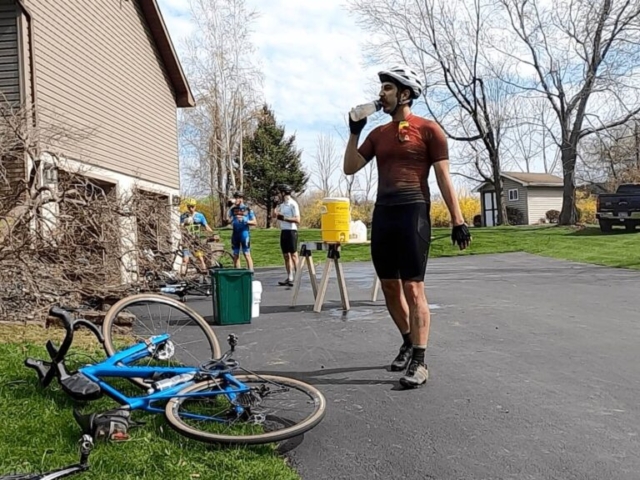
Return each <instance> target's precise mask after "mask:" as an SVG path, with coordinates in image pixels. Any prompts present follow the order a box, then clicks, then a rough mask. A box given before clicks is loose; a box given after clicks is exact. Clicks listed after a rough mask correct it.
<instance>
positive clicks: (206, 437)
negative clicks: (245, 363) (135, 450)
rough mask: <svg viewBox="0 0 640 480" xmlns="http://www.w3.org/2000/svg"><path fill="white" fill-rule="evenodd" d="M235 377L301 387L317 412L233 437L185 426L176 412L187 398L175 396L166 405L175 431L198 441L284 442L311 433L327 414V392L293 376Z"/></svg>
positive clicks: (208, 383) (198, 386)
mask: <svg viewBox="0 0 640 480" xmlns="http://www.w3.org/2000/svg"><path fill="white" fill-rule="evenodd" d="M234 378H236V379H237V380H239V381H240V382H247V381H250V379H264V380H268V381H270V382H275V383H283V384H287V385H289V386H293V387H295V388H297V389H299V390H303V391H304V392H305V393H307V394H309V395H310V396H311V397H313V399H314V401H315V405H316V408H315V410H314V412H313V413H312V414H311V415H309V416H308V417H307V418H305V419H303V420H302V421H300V422H297V423H295V424H294V425H292V426H290V427H287V428H285V429H283V430H279V431H277V432H270V433H263V434H257V435H244V436H233V435H223V434H216V433H208V432H202V431H200V430H197V429H195V428H192V427H190V426H189V425H186V424H185V423H184V422H182V420H181V419H180V417H179V414H177V410H178V409H179V408H180V405H182V403H183V401H184V400H185V398H184V397H174V398H171V399H169V401H168V402H167V404H166V406H165V418H166V419H167V421H168V423H169V425H170V426H171V428H173V429H174V430H176V431H177V432H178V433H180V434H181V435H184V436H186V437H188V438H191V439H193V440H198V441H201V442H206V443H220V444H226V445H259V444H264V443H277V442H281V441H283V440H287V439H289V438H293V437H296V436H298V435H301V434H303V433H305V432H308V431H309V430H311V429H312V428H314V427H315V426H316V425H318V424H319V423H320V422H321V421H322V419H323V418H324V416H325V412H326V406H327V401H326V399H325V397H324V395H323V394H322V393H321V392H320V391H319V390H318V389H317V388H315V387H313V386H311V385H309V384H308V383H305V382H301V381H300V380H295V379H293V378H288V377H279V376H275V375H234ZM217 383H218V381H217V380H216V379H212V380H205V381H203V382H198V383H195V384H193V385H190V386H188V387H186V388H184V389H183V390H181V391H180V392H179V393H178V394H179V395H182V394H185V393H190V392H191V393H192V392H194V391H203V390H206V389H208V388H211V387H212V386H213V385H217Z"/></svg>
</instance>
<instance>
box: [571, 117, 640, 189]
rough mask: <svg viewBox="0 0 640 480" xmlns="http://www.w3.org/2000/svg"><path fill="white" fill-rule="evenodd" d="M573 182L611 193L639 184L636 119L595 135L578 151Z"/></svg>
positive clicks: (639, 123) (639, 146)
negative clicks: (578, 158)
mask: <svg viewBox="0 0 640 480" xmlns="http://www.w3.org/2000/svg"><path fill="white" fill-rule="evenodd" d="M579 156H580V160H581V162H580V163H579V164H578V166H577V168H576V178H577V179H579V180H580V181H581V182H582V183H585V184H587V185H589V184H591V185H593V184H595V185H597V186H599V187H600V188H602V189H606V190H615V189H616V188H617V187H618V185H620V184H621V183H636V182H638V181H640V119H637V120H635V119H634V120H633V121H630V122H627V123H626V124H624V125H620V126H617V127H614V128H610V129H608V130H605V131H602V132H598V133H597V134H595V135H593V136H591V137H590V138H588V139H587V140H586V141H584V142H582V144H581V145H580V148H579Z"/></svg>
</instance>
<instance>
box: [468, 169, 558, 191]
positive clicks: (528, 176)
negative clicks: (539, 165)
mask: <svg viewBox="0 0 640 480" xmlns="http://www.w3.org/2000/svg"><path fill="white" fill-rule="evenodd" d="M501 175H502V178H508V179H509V180H512V181H514V182H516V183H519V184H520V185H522V186H523V187H563V186H564V183H563V180H562V177H558V176H556V175H551V174H550V173H524V172H502V174H501ZM487 185H490V183H489V182H482V183H481V184H480V185H478V186H477V187H476V188H474V189H473V191H474V192H479V191H480V190H482V189H483V188H484V187H486V186H487Z"/></svg>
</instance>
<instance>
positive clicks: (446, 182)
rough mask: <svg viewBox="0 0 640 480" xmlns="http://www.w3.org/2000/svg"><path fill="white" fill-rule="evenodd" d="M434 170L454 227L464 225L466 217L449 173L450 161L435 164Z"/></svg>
mask: <svg viewBox="0 0 640 480" xmlns="http://www.w3.org/2000/svg"><path fill="white" fill-rule="evenodd" d="M433 169H434V171H435V173H436V181H437V182H438V188H440V193H441V194H442V198H443V199H444V202H445V203H446V204H447V208H448V209H449V214H450V215H451V222H452V223H453V225H454V226H456V225H462V224H463V223H464V217H463V216H462V211H461V210H460V205H459V204H458V197H457V195H456V191H455V189H454V188H453V182H452V181H451V175H450V173H449V160H441V161H439V162H436V163H434V164H433Z"/></svg>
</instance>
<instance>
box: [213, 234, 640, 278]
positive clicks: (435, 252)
mask: <svg viewBox="0 0 640 480" xmlns="http://www.w3.org/2000/svg"><path fill="white" fill-rule="evenodd" d="M471 232H472V235H473V242H472V244H471V247H470V248H469V249H468V250H466V251H465V252H460V251H459V250H458V249H457V248H454V247H453V246H452V245H451V240H450V238H449V235H450V233H451V230H450V229H444V228H436V229H434V230H433V242H432V245H431V254H430V257H431V258H437V257H447V256H454V255H476V254H485V253H505V252H528V253H533V254H538V255H543V256H548V257H555V258H561V259H566V260H573V261H578V262H587V263H593V264H598V265H607V266H612V267H626V268H634V269H640V230H638V231H637V232H635V233H627V232H625V231H624V230H623V229H620V230H614V232H613V233H609V234H602V233H601V232H600V230H599V229H598V228H597V227H587V228H584V229H577V228H572V227H558V226H548V225H546V226H535V227H534V226H532V227H492V228H473V229H472V230H471ZM221 235H222V238H223V239H224V241H225V244H226V246H227V248H230V245H231V242H230V238H231V231H230V230H221ZM279 238H280V231H279V230H277V229H269V230H266V229H255V230H252V231H251V251H252V256H253V259H254V262H255V266H256V267H270V266H283V265H284V264H283V260H282V256H281V254H280V247H279V245H280V244H279ZM299 239H300V241H301V242H304V241H319V240H321V232H320V230H316V229H302V230H300V234H299ZM315 258H316V262H317V261H319V260H320V259H321V258H322V257H320V256H319V255H315ZM342 259H343V260H344V261H346V262H349V261H368V260H370V259H371V257H370V252H369V245H344V246H343V248H342ZM243 265H244V264H243ZM283 268H284V267H283Z"/></svg>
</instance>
